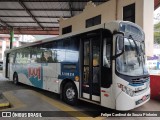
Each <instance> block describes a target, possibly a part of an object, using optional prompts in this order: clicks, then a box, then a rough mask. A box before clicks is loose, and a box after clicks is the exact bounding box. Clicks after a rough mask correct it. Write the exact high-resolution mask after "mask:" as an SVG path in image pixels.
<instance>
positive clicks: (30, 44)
mask: <svg viewBox="0 0 160 120" xmlns="http://www.w3.org/2000/svg"><path fill="white" fill-rule="evenodd" d="M121 22H123V23H129V24H134V23H131V22H129V21H121V20H117V21H112V22H107V23H103V24H100V25H95V26H92V27H89V28H86V29H84V30H80V31H76V32H71V33H67V34H64V35H61V36H58V37H52V38H47V39H43V40H39V41H36V42H32V43H28V44H26V45H23V46H20V47H16V48H13V49H10V50H6V51H5V53H9V52H11V51H13V50H17V49H21V48H25V47H30V46H34V45H38V44H41V43H46V42H50V41H55V40H59V39H63V38H67V37H71V36H75V35H78V34H81V33H85V32H89V31H92V30H98V29H101V28H102V29H105V28H108V27H107V25H109V24H110V26H111V29H112V30H111V32H113V30H118V29H119V28H118V26H119V23H121ZM134 25H136V24H134ZM137 27H138V28H139V26H137Z"/></svg>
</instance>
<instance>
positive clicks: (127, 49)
mask: <svg viewBox="0 0 160 120" xmlns="http://www.w3.org/2000/svg"><path fill="white" fill-rule="evenodd" d="M117 53H118V50H117ZM144 53H145V52H144V43H142V42H138V41H135V40H133V39H128V38H124V53H123V54H122V55H120V56H119V57H118V58H117V59H116V68H117V70H118V71H119V72H120V73H122V74H125V75H129V76H139V75H144V74H148V72H147V69H146V66H145V57H144V55H145V54H144Z"/></svg>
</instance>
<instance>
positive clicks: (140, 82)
mask: <svg viewBox="0 0 160 120" xmlns="http://www.w3.org/2000/svg"><path fill="white" fill-rule="evenodd" d="M148 80H149V77H143V78H138V79H132V80H131V82H132V84H143V83H145V82H147V81H148Z"/></svg>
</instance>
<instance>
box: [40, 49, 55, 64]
mask: <svg viewBox="0 0 160 120" xmlns="http://www.w3.org/2000/svg"><path fill="white" fill-rule="evenodd" d="M41 62H48V63H52V62H53V59H52V51H44V52H43V54H42V57H41Z"/></svg>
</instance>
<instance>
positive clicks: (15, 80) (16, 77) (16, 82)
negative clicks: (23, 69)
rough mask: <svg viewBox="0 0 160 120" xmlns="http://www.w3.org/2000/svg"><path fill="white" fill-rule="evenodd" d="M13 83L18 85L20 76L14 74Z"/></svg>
mask: <svg viewBox="0 0 160 120" xmlns="http://www.w3.org/2000/svg"><path fill="white" fill-rule="evenodd" d="M13 83H14V84H15V85H18V75H17V74H14V75H13Z"/></svg>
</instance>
